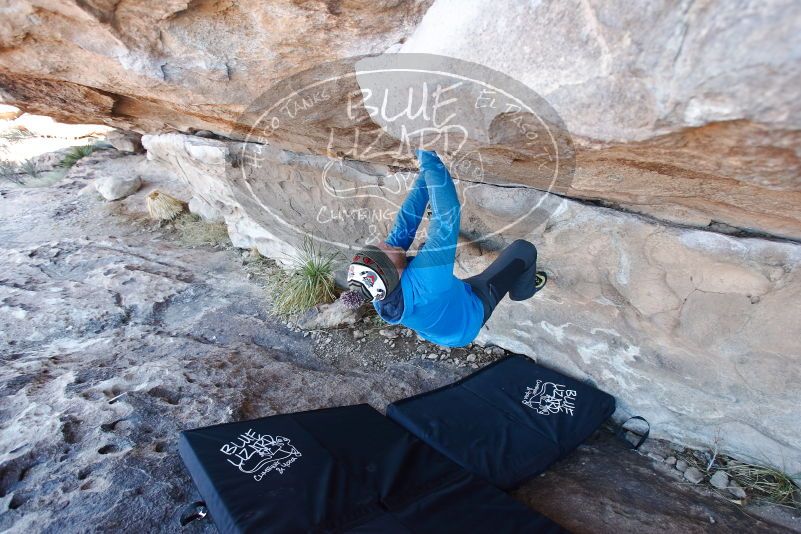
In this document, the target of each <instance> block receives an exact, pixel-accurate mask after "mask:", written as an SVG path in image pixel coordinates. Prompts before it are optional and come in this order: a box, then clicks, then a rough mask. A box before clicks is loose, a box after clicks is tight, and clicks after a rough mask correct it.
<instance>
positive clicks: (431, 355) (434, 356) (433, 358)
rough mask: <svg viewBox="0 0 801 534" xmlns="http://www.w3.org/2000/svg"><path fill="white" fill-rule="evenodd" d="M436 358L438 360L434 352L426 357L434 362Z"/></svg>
mask: <svg viewBox="0 0 801 534" xmlns="http://www.w3.org/2000/svg"><path fill="white" fill-rule="evenodd" d="M437 358H438V356H437V355H436V353H434V352H432V353H431V354H429V355H428V359H429V360H436V359H437Z"/></svg>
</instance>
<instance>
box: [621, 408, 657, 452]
mask: <svg viewBox="0 0 801 534" xmlns="http://www.w3.org/2000/svg"><path fill="white" fill-rule="evenodd" d="M632 420H637V421H642V422H643V423H645V424H646V425H648V428H647V429H646V430H645V432H643V433H642V434H638V433H636V432H633V431H631V430H629V429H627V428H626V423H628V422H629V421H632ZM626 432H631V433H632V434H634V435H635V436H639V437H640V440H639V441H638V442H637V444H636V445H635V444H633V443H631V442H630V441H629V440H627V439H626ZM650 433H651V423H649V422H648V420H647V419H645V418H644V417H641V416H639V415H635V416H633V417H629V418H628V419H626V420H625V421H623V422H622V423H620V426H619V427H618V429H617V432H616V433H615V435H616V436H617V437H619V438H620V439H621V440H622V441H623V442H624V443H626V444H627V445H628V446H629V448H630V449H632V450H635V451H636V450H637V449H639V448H640V447H641V446H642V444H643V443H645V440H646V439H648V435H649V434H650Z"/></svg>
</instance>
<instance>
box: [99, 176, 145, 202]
mask: <svg viewBox="0 0 801 534" xmlns="http://www.w3.org/2000/svg"><path fill="white" fill-rule="evenodd" d="M94 184H95V189H97V192H98V193H100V194H101V195H102V196H103V198H105V199H106V200H119V199H121V198H125V197H127V196H128V195H132V194H134V193H136V192H137V191H138V190H139V188H140V187H142V179H141V178H140V177H139V176H135V175H134V176H126V175H112V176H104V177H102V178H98V179H97V180H95V182H94Z"/></svg>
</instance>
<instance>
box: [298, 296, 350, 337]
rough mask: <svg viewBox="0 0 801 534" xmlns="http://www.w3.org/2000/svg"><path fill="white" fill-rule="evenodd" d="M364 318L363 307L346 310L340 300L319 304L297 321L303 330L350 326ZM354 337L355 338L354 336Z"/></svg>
mask: <svg viewBox="0 0 801 534" xmlns="http://www.w3.org/2000/svg"><path fill="white" fill-rule="evenodd" d="M363 316H364V307H361V308H356V309H352V308H348V307H347V306H346V305H345V304H344V303H343V302H342V300H340V299H337V300H335V301H334V302H332V303H330V304H320V305H318V306H315V307H314V308H312V309H311V310H309V311H308V312H306V313H305V314H304V315H303V316H302V317H301V318H300V319H299V320H298V323H297V324H298V326H299V327H300V328H302V329H303V330H317V329H322V328H337V327H340V326H352V325H354V324H356V323H357V322H358V321H359V319H361V318H362V317H363ZM354 337H355V336H354Z"/></svg>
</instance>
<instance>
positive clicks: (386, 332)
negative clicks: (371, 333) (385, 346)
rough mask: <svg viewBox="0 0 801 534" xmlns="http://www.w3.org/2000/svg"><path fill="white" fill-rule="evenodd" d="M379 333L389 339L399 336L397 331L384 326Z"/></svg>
mask: <svg viewBox="0 0 801 534" xmlns="http://www.w3.org/2000/svg"><path fill="white" fill-rule="evenodd" d="M378 333H379V334H381V335H382V336H384V337H386V338H389V339H395V338H396V337H398V333H397V332H396V331H394V330H390V329H388V328H382V329H381V330H379V331H378Z"/></svg>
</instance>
